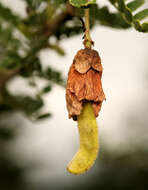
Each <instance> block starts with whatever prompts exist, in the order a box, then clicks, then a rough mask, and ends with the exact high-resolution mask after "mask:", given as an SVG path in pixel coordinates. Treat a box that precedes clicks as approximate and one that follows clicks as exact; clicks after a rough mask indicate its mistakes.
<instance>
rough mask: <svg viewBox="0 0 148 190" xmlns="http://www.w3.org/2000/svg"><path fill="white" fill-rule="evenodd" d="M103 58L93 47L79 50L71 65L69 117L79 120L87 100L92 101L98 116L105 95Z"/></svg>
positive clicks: (67, 90)
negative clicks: (102, 81)
mask: <svg viewBox="0 0 148 190" xmlns="http://www.w3.org/2000/svg"><path fill="white" fill-rule="evenodd" d="M102 71H103V68H102V65H101V59H100V56H99V54H98V52H97V51H95V50H92V49H88V48H85V49H82V50H79V51H78V52H77V54H76V56H75V58H74V60H73V64H72V65H71V67H70V70H69V74H68V80H67V88H66V101H67V109H68V113H69V118H73V119H74V120H77V116H78V115H80V114H81V112H82V108H83V105H84V103H85V102H90V103H91V104H92V107H93V111H94V114H95V116H96V117H97V116H98V114H99V111H100V109H101V105H102V102H103V100H105V95H104V92H103V89H102V83H101V76H102Z"/></svg>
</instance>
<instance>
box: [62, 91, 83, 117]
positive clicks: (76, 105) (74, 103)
mask: <svg viewBox="0 0 148 190" xmlns="http://www.w3.org/2000/svg"><path fill="white" fill-rule="evenodd" d="M66 102H67V109H68V112H69V118H71V117H73V119H74V118H75V116H77V115H80V113H81V110H82V102H80V101H78V100H77V97H76V96H75V94H73V93H71V91H70V90H68V89H67V90H66ZM74 120H76V119H74Z"/></svg>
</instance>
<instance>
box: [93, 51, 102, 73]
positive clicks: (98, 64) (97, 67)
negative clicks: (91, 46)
mask: <svg viewBox="0 0 148 190" xmlns="http://www.w3.org/2000/svg"><path fill="white" fill-rule="evenodd" d="M93 51H94V56H93V60H92V67H93V69H95V70H97V71H100V72H102V71H103V67H102V65H101V58H100V56H99V54H98V52H97V51H95V50H93Z"/></svg>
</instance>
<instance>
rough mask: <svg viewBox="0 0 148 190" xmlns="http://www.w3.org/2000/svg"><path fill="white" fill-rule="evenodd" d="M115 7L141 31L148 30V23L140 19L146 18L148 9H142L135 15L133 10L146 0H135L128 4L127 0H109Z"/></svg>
mask: <svg viewBox="0 0 148 190" xmlns="http://www.w3.org/2000/svg"><path fill="white" fill-rule="evenodd" d="M109 1H110V2H111V3H112V4H113V5H114V7H115V8H116V9H117V10H118V11H119V12H120V13H121V15H122V17H123V18H124V19H125V21H126V22H127V23H128V24H130V25H131V26H134V27H135V29H136V30H138V31H139V32H148V27H147V25H148V23H147V22H145V23H140V22H139V21H140V20H142V19H144V18H146V17H147V16H148V9H145V10H143V11H140V12H139V13H137V14H136V15H135V16H134V15H133V14H132V11H134V10H136V9H137V8H139V7H140V6H141V5H143V3H144V2H145V1H144V0H135V1H132V2H131V3H128V4H126V2H125V0H109Z"/></svg>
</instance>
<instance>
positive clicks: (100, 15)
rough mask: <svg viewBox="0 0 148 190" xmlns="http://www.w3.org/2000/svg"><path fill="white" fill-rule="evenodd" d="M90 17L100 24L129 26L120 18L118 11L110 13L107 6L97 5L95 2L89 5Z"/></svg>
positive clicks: (114, 26)
mask: <svg viewBox="0 0 148 190" xmlns="http://www.w3.org/2000/svg"><path fill="white" fill-rule="evenodd" d="M90 19H91V20H93V21H94V20H96V21H99V23H100V24H101V25H104V26H110V27H113V28H129V27H130V25H129V24H128V23H127V22H126V21H125V20H124V19H123V18H122V16H121V15H120V13H112V12H110V10H109V8H108V7H106V6H104V7H99V6H98V5H97V4H96V5H92V6H91V7H90Z"/></svg>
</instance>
